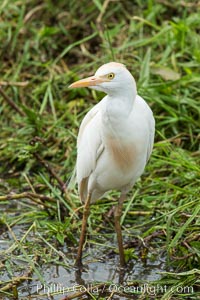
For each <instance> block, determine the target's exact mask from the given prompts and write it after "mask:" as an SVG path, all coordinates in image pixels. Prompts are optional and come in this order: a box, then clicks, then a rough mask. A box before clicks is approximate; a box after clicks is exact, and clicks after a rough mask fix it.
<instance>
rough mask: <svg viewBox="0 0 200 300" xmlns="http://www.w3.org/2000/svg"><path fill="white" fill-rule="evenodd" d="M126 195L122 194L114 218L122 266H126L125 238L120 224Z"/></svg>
mask: <svg viewBox="0 0 200 300" xmlns="http://www.w3.org/2000/svg"><path fill="white" fill-rule="evenodd" d="M125 197H126V195H125V194H121V196H120V198H119V201H118V205H117V206H116V208H115V212H114V219H115V231H116V233H117V241H118V248H119V259H120V266H121V267H122V268H123V267H125V265H126V263H125V256H124V248H123V239H122V230H121V225H120V219H121V215H122V207H123V202H124V199H125Z"/></svg>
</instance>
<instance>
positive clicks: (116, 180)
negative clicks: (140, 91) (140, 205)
mask: <svg viewBox="0 0 200 300" xmlns="http://www.w3.org/2000/svg"><path fill="white" fill-rule="evenodd" d="M86 86H88V87H90V88H93V89H96V90H100V91H103V92H105V93H106V94H107V95H106V96H105V97H104V98H103V99H102V100H101V101H100V102H99V103H98V104H97V105H95V106H94V107H93V108H92V109H91V110H90V111H89V112H88V113H87V114H86V116H85V117H84V119H83V121H82V123H81V126H80V130H79V134H78V140H77V163H76V173H77V182H78V188H79V193H80V197H81V201H82V202H86V199H87V197H88V195H90V201H91V202H94V201H95V200H97V199H99V198H100V197H102V196H103V195H104V193H105V192H107V191H109V190H113V189H116V190H119V191H121V193H122V195H125V194H126V193H127V192H128V191H129V190H130V189H131V188H132V186H133V185H134V183H135V181H136V180H137V179H138V178H139V177H140V176H141V174H142V173H143V171H144V168H145V165H146V163H147V161H148V159H149V157H150V154H151V152H152V147H153V141H154V130H155V129H154V128H155V121H154V117H153V114H152V111H151V109H150V107H149V106H148V104H147V103H146V102H145V101H144V100H143V99H142V98H141V97H140V96H139V95H137V90H136V84H135V80H134V78H133V76H132V75H131V73H130V72H129V71H128V70H127V68H126V67H125V66H124V65H123V64H120V63H116V62H111V63H107V64H105V65H103V66H101V67H100V68H99V69H98V70H97V72H96V73H95V75H94V76H92V77H89V78H86V79H82V80H79V81H77V82H75V83H73V84H72V85H71V86H70V87H72V88H74V87H86Z"/></svg>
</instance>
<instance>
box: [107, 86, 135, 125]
mask: <svg viewBox="0 0 200 300" xmlns="http://www.w3.org/2000/svg"><path fill="white" fill-rule="evenodd" d="M135 98H136V92H134V91H133V90H130V91H125V92H124V93H123V92H119V93H116V94H109V95H107V103H106V114H107V115H108V117H109V118H110V119H111V120H113V121H114V120H118V121H119V120H120V119H124V118H127V117H128V116H129V114H130V113H131V112H132V110H133V106H134V101H135Z"/></svg>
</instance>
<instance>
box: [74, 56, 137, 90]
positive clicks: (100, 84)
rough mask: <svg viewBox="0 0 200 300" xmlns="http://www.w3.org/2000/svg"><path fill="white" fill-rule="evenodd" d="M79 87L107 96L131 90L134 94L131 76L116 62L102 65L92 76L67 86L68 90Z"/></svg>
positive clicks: (134, 88) (134, 85)
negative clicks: (103, 93)
mask: <svg viewBox="0 0 200 300" xmlns="http://www.w3.org/2000/svg"><path fill="white" fill-rule="evenodd" d="M79 87H89V88H92V89H94V90H98V91H102V92H105V93H106V94H108V95H113V94H120V93H123V92H124V91H127V90H132V91H133V92H134V94H136V84H135V80H134V78H133V76H132V75H131V73H130V72H129V71H128V70H127V68H126V67H125V65H123V64H121V63H117V62H110V63H107V64H105V65H102V66H101V67H100V68H99V69H98V70H97V71H96V73H95V74H94V76H91V77H87V78H84V79H81V80H78V81H76V82H74V83H72V84H71V85H70V86H69V88H79Z"/></svg>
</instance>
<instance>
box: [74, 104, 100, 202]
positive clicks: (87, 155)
mask: <svg viewBox="0 0 200 300" xmlns="http://www.w3.org/2000/svg"><path fill="white" fill-rule="evenodd" d="M102 104H103V103H102V101H101V102H99V103H98V104H97V105H95V106H94V107H93V108H92V109H91V110H90V111H89V112H88V113H87V114H86V116H85V117H84V119H83V121H82V123H81V126H80V129H79V133H78V139H77V162H76V172H77V182H78V187H79V192H80V196H81V200H82V201H83V202H84V201H85V197H86V196H87V183H88V178H89V176H90V174H91V172H92V171H93V170H94V169H95V167H96V163H97V160H98V158H99V156H100V155H101V153H102V152H103V149H104V147H103V143H102V139H101V105H102Z"/></svg>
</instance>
